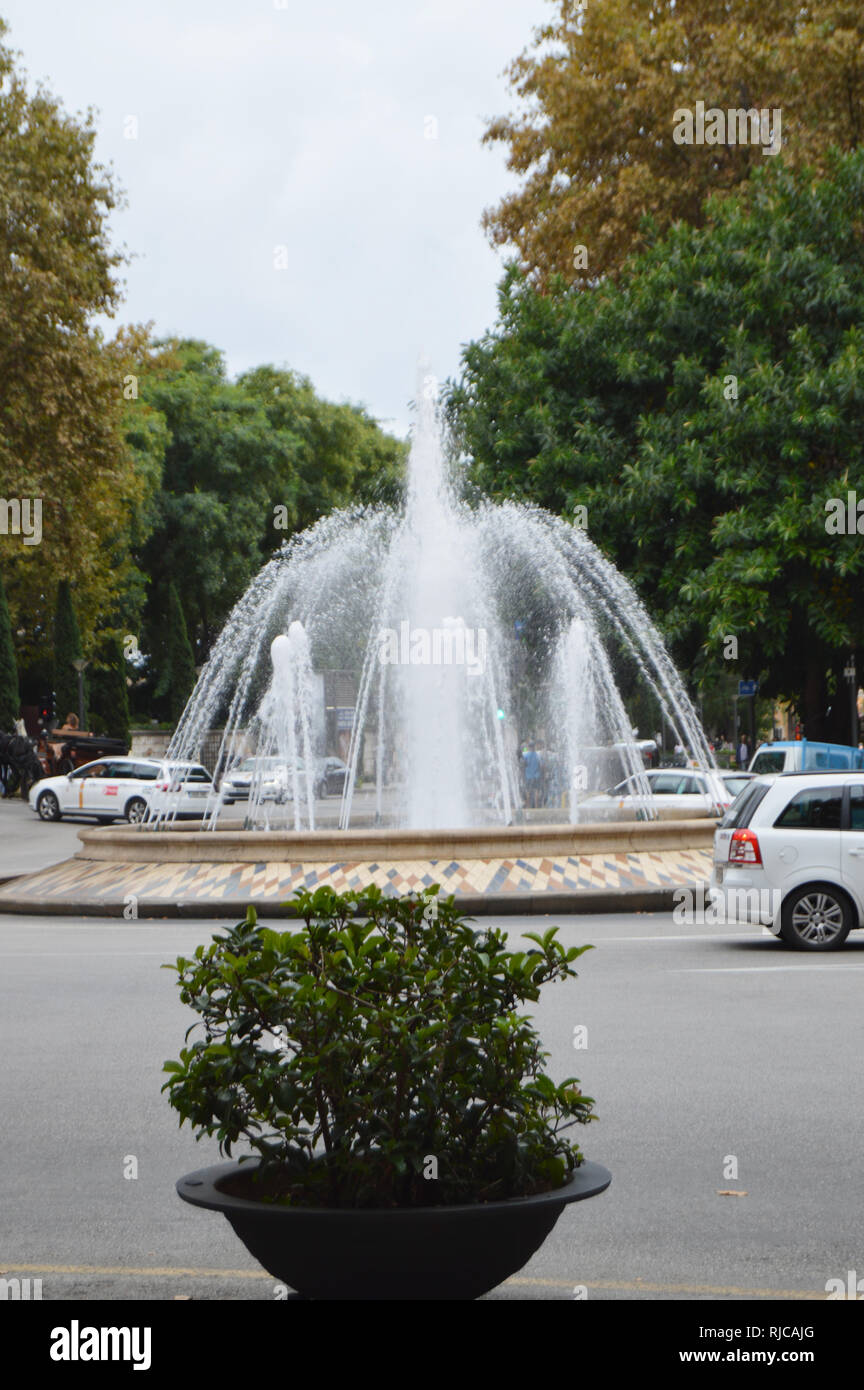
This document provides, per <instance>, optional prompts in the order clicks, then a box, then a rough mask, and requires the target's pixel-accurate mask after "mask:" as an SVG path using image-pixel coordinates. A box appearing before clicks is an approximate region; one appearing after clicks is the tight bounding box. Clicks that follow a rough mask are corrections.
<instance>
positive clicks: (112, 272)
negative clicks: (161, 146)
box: [0, 21, 145, 658]
mask: <svg viewBox="0 0 864 1390" xmlns="http://www.w3.org/2000/svg"><path fill="white" fill-rule="evenodd" d="M5 32H6V30H5V26H4V25H3V24H2V21H0V494H2V496H3V497H5V498H9V497H16V498H31V499H35V498H40V499H42V513H43V514H42V530H43V540H42V543H41V544H40V545H33V546H23V545H19V546H17V547H15V548H12V547H9V548H8V549H7V552H6V556H5V557H4V572H5V576H6V584H7V592H8V598H9V606H10V610H11V613H12V623H13V628H14V629H15V630H16V632H17V631H18V630H19V629H21V630H22V633H23V636H22V637H21V638H20V639H19V650H20V651H21V652H22V654H23V655H24V656H25V657H27V658H30V657H32V656H34V655H35V654H37V653H38V652H39V651H40V650H41V649H42V648H43V646H44V644H45V642H46V637H47V633H48V632H49V631H50V624H51V606H52V600H53V595H54V593H55V590H56V586H57V583H58V582H59V581H60V580H61V579H68V578H70V577H74V579H75V585H76V594H77V597H78V600H79V607H80V611H81V614H82V626H83V628H84V632H85V638H86V640H88V641H89V636H90V633H91V631H92V629H93V628H94V627H95V626H97V625H98V623H99V620H100V616H101V614H102V613H103V611H104V610H106V609H109V608H110V607H111V606H112V605H113V604H114V603H115V601H116V598H117V595H118V593H119V592H120V591H121V590H122V588H123V585H124V584H125V582H126V580H127V571H128V565H129V539H128V537H129V524H128V523H129V515H130V509H132V508H134V507H136V506H138V505H139V504H140V503H141V501H142V498H143V491H144V484H145V479H144V478H143V477H142V474H141V473H140V471H139V470H137V469H136V467H135V460H134V458H133V457H132V455H131V453H130V450H129V448H128V446H127V443H126V440H125V438H124V433H123V413H124V399H123V380H124V373H125V371H126V369H127V368H126V360H125V355H124V351H123V347H122V345H118V346H115V347H114V348H113V349H112V350H107V349H106V348H105V345H104V343H103V341H102V338H101V336H100V334H99V333H98V332H97V331H96V330H95V329H94V328H92V327H91V319H92V317H93V315H95V314H111V313H112V312H113V310H114V309H115V307H116V305H117V303H118V299H119V285H118V280H117V271H118V267H119V266H120V264H121V262H122V257H121V255H120V254H119V253H118V252H116V251H114V250H112V249H111V247H110V245H109V240H108V230H107V219H108V216H109V214H110V212H111V210H112V209H113V208H114V207H116V206H117V203H118V200H119V194H118V192H117V189H116V188H115V186H114V183H113V180H112V177H111V175H110V173H109V172H108V171H107V170H105V169H103V168H101V167H100V166H99V165H97V164H96V163H94V159H93V144H94V139H95V129H94V122H93V115H92V113H91V112H88V113H86V115H84V116H79V117H72V116H69V115H67V114H66V113H65V112H64V111H63V110H62V108H61V106H60V105H59V104H58V102H57V101H56V100H55V99H54V98H53V97H52V96H51V94H50V93H49V92H47V91H46V90H45V89H44V88H42V87H37V88H36V90H35V91H34V92H33V93H31V92H29V91H28V87H27V83H26V80H25V77H24V75H23V73H22V72H21V71H20V70H19V69H18V68H17V67H16V64H15V55H14V54H12V52H11V51H10V50H9V49H8V48H6V47H5V46H4V45H3V44H2V38H3V35H4V34H5Z"/></svg>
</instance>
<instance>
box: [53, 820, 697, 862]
mask: <svg viewBox="0 0 864 1390" xmlns="http://www.w3.org/2000/svg"><path fill="white" fill-rule="evenodd" d="M715 828H716V821H715V820H714V819H713V818H712V817H707V816H706V817H702V818H699V819H692V820H664V821H647V822H646V821H624V822H610V823H605V822H599V823H595V824H590V825H589V824H582V825H555V826H550V825H531V826H527V825H518V826H498V825H494V826H479V827H478V826H475V827H472V828H459V829H455V828H454V829H448V830H395V829H378V830H332V829H328V830H314V831H308V830H301V831H296V830H243V829H239V828H234V827H231V826H225V825H218V826H217V827H216V828H215V829H210V830H202V829H201V828H200V822H195V823H193V824H188V825H184V826H183V827H182V828H176V827H175V828H173V829H171V830H157V829H151V828H150V827H148V826H130V825H122V826H113V825H111V826H100V827H98V828H91V827H87V828H83V829H81V830H79V831H78V838H79V840H80V841H81V844H82V849H80V850H79V851H78V853H77V855H76V856H75V857H76V858H78V859H91V860H115V861H124V862H127V863H129V862H138V863H140V862H146V863H154V862H164V861H166V860H167V861H174V862H178V863H214V862H215V863H220V862H230V863H260V862H267V861H271V862H280V863H284V862H299V863H324V862H328V861H329V862H331V863H336V862H343V863H345V862H350V863H358V862H360V863H362V862H364V861H365V862H377V861H379V860H382V859H383V860H387V861H388V862H390V861H394V860H395V861H404V860H433V861H434V860H446V861H448V862H449V861H450V860H453V859H457V860H460V861H463V860H470V859H507V858H516V859H518V858H536V857H538V856H542V857H551V856H558V857H560V856H564V857H573V856H575V855H589V854H593V855H599V854H628V853H640V852H646V851H648V852H650V851H656V852H659V851H662V850H670V849H675V850H680V849H705V848H707V847H709V846H710V845H711V844H712V842H713V836H714V830H715Z"/></svg>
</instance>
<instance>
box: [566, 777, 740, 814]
mask: <svg viewBox="0 0 864 1390" xmlns="http://www.w3.org/2000/svg"><path fill="white" fill-rule="evenodd" d="M645 780H646V781H647V783H648V786H649V787H650V789H651V798H652V801H653V809H654V811H655V812H656V814H657V815H658V816H659V818H660V819H661V820H679V819H686V818H687V817H689V816H712V815H713V816H716V815H717V814H718V810H717V807H718V805H719V806H720V808H721V811H725V810H726V809H727V808H728V807H729V806H730V805H731V804H732V802H733V801H734V800H735V797H736V796H737V795H738V792H739V791H740V790H741V789H742V786H743V785H745V784H746V782H747V781H749V780H750V778H749V775H748V774H747V773H729V772H716V773H714V774H713V776H711V781H712V782H714V783H715V785H716V787H717V792H716V794H715V792H714V791H713V790H712V788H711V786H710V785H709V774H708V773H706V772H702V771H694V770H690V769H686V768H682V769H680V770H679V769H677V768H652V769H650V770H649V771H647V772H646V773H645ZM640 781H641V779H638V778H635V777H627V778H625V780H624V781H623V782H619V783H618V785H617V786H615V787H611V788H610V789H609V791H607V792H595V793H589V794H588V795H587V796H585V797H583V798H582V800H581V801H580V802H579V811H580V815H581V817H582V819H583V820H595V819H596V820H600V821H606V820H632V819H638V818H640V816H644V815H645V812H646V810H647V809H648V805H649V803H648V801H647V799H646V798H645V797H644V796H643V793H642V787H641V785H640Z"/></svg>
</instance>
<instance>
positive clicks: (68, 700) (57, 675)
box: [54, 579, 87, 728]
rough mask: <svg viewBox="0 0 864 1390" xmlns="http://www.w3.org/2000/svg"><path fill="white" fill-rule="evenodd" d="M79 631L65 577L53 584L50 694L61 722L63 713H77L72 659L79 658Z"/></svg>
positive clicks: (75, 682)
mask: <svg viewBox="0 0 864 1390" xmlns="http://www.w3.org/2000/svg"><path fill="white" fill-rule="evenodd" d="M81 655H82V651H81V633H80V631H79V628H78V619H77V617H76V614H75V607H74V604H73V603H72V589H71V585H70V583H69V580H68V579H61V581H60V583H59V585H58V586H57V606H56V608H55V611H54V693H55V696H56V702H57V718H58V720H59V721H60V722H61V723H63V721H64V720H65V719H66V716H67V714H70V713H73V714H76V715H77V714H78V672H77V671H76V670H75V667H74V666H73V664H72V663H73V661H75V660H77V659H78V658H79V657H81ZM86 721H87V681H86V677H85V681H84V724H82V728H84V727H86Z"/></svg>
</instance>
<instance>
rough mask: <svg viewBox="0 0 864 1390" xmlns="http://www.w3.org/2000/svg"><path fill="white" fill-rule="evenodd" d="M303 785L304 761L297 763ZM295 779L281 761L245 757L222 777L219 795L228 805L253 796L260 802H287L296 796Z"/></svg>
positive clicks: (300, 760)
mask: <svg viewBox="0 0 864 1390" xmlns="http://www.w3.org/2000/svg"><path fill="white" fill-rule="evenodd" d="M297 768H298V774H299V776H300V782H301V785H302V783H303V779H304V763H303V759H302V758H299V759H298V761H297ZM293 787H294V779H293V776H291V775H289V769H288V768H287V767H286V766H285V762H284V759H282V758H244V759H243V761H242V762H241V763H239V764H238V765H237V766H236V767H232V768H231V770H230V771H229V772H226V773H225V776H224V777H223V778H222V785H221V787H220V796H221V799H222V803H223V805H225V806H233V805H234V802H235V801H248V800H249V798H250V796H251V795H252V793H253V790H254V791H255V792H256V794H257V799H258V800H259V801H285V800H287V799H289V798H290V797H293V795H294V791H293Z"/></svg>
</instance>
